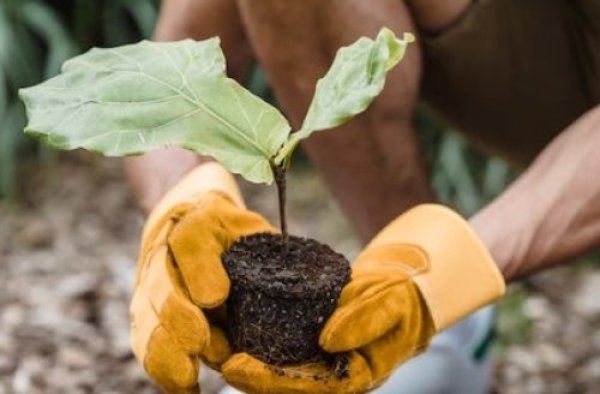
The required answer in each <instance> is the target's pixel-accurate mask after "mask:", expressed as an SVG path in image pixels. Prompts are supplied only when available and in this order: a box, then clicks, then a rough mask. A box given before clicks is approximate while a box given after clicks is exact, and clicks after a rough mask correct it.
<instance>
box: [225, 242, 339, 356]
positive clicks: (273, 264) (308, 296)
mask: <svg viewBox="0 0 600 394" xmlns="http://www.w3.org/2000/svg"><path fill="white" fill-rule="evenodd" d="M283 249H284V248H283V245H282V239H281V236H280V235H274V234H267V233H260V234H253V235H250V236H248V237H244V238H241V239H240V240H239V241H238V242H236V243H235V244H234V245H233V246H232V247H231V248H230V249H229V251H228V252H227V253H225V254H224V255H223V262H224V264H225V267H226V269H227V272H228V274H229V277H230V278H231V283H232V287H231V293H230V296H229V299H228V301H227V309H228V335H229V339H230V341H231V343H232V346H233V348H234V350H235V351H236V352H247V353H249V354H251V355H253V356H255V357H257V358H258V359H260V360H262V361H264V362H267V363H269V364H272V365H283V364H289V363H300V362H302V363H305V362H319V361H331V360H332V359H331V357H328V355H327V354H326V353H325V352H324V351H323V350H322V349H321V348H320V347H319V344H318V340H319V333H320V332H321V329H322V327H323V325H324V324H325V322H326V321H327V319H328V317H329V316H330V315H331V313H333V310H334V309H335V307H336V305H337V300H338V297H339V295H340V293H341V291H342V288H343V287H344V285H345V284H346V283H347V282H348V281H349V280H350V264H349V263H348V260H346V258H345V257H344V256H342V255H341V254H339V253H336V252H334V251H333V250H332V249H331V248H330V247H329V246H327V245H323V244H321V243H319V242H317V241H315V240H312V239H308V238H300V237H295V236H290V237H289V240H288V246H287V252H284V250H283ZM336 368H337V367H336Z"/></svg>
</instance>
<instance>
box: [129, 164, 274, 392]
mask: <svg viewBox="0 0 600 394" xmlns="http://www.w3.org/2000/svg"><path fill="white" fill-rule="evenodd" d="M264 231H268V232H274V231H275V229H274V228H273V227H272V226H271V225H270V224H269V223H268V222H267V221H266V220H265V219H263V218H262V217H261V216H259V215H257V214H256V213H253V212H250V211H248V210H246V209H245V208H244V204H243V201H242V198H241V196H240V193H239V191H238V189H237V186H236V184H235V181H234V179H233V177H232V176H231V175H230V174H229V173H228V172H227V171H226V170H225V169H224V168H223V167H221V166H220V165H219V164H217V163H208V164H203V165H201V166H199V167H198V168H196V169H195V170H193V171H192V172H190V173H189V174H188V175H187V176H186V177H185V178H184V179H183V180H182V181H180V182H179V183H178V184H177V185H176V186H175V187H174V188H173V189H172V190H171V191H170V192H169V193H168V194H167V195H166V196H165V197H164V198H163V199H162V200H161V201H160V202H159V204H158V205H157V206H156V207H155V209H154V210H153V211H152V213H151V214H150V216H149V218H148V220H147V222H146V225H145V228H144V233H143V236H142V246H141V252H140V258H139V262H138V272H137V279H136V287H135V292H134V295H133V300H132V302H131V307H130V314H131V320H132V323H131V342H132V348H133V352H134V354H135V356H136V358H137V359H138V360H139V362H140V363H141V364H142V365H143V367H144V369H145V370H146V371H147V373H148V374H149V375H150V376H151V377H152V379H154V381H155V382H156V383H157V384H158V385H160V386H161V387H162V389H163V390H164V391H166V392H167V393H173V394H176V393H197V392H198V387H197V380H198V372H199V359H200V358H202V359H203V360H205V362H206V363H208V364H209V365H211V366H214V367H215V368H218V367H219V366H220V365H221V364H222V363H223V362H224V361H225V360H227V359H228V358H229V356H230V355H231V348H230V346H229V344H228V342H227V339H226V336H225V334H224V332H223V331H222V329H221V328H219V327H218V326H217V325H215V324H213V322H214V321H213V320H211V319H208V318H207V316H208V315H210V314H213V315H218V314H219V312H220V309H222V308H219V307H220V306H221V305H222V304H223V303H224V301H225V300H226V298H227V296H228V294H229V287H230V282H229V278H228V276H227V274H226V271H225V269H224V267H223V266H222V264H221V254H222V253H223V251H225V250H227V249H228V248H229V247H230V246H231V244H232V243H234V242H235V241H236V240H237V239H239V238H240V237H242V236H244V235H249V234H252V233H257V232H264Z"/></svg>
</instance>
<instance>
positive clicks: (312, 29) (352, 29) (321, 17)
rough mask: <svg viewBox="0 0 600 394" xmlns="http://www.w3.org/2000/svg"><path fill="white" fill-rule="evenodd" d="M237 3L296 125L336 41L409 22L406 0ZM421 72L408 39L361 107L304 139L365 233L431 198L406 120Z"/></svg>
mask: <svg viewBox="0 0 600 394" xmlns="http://www.w3.org/2000/svg"><path fill="white" fill-rule="evenodd" d="M239 4H240V11H241V14H242V19H243V20H244V22H245V24H246V28H247V31H248V35H249V37H250V40H251V42H252V45H253V47H254V50H255V53H256V55H257V57H258V59H259V60H260V62H261V64H262V66H263V67H264V69H265V70H266V73H267V77H268V79H269V82H270V83H271V86H272V87H273V89H274V91H275V94H276V96H277V99H278V100H279V103H280V105H281V106H282V108H283V110H284V111H285V112H286V114H287V115H288V116H289V117H290V119H291V121H292V123H293V125H294V126H295V127H298V126H299V124H300V123H301V120H302V117H303V116H304V114H305V112H306V110H307V108H308V105H309V103H310V99H311V97H312V94H313V88H314V86H315V82H316V80H317V79H318V78H320V77H321V76H322V75H323V74H324V73H325V72H326V70H327V68H328V67H329V65H330V63H331V61H332V60H333V57H334V55H335V52H336V50H337V49H338V48H339V47H340V46H342V45H347V44H349V43H351V42H352V41H354V40H355V39H357V38H358V37H359V36H362V35H368V36H373V35H375V34H376V32H377V31H378V30H379V28H380V27H382V26H388V27H390V28H392V29H393V30H395V31H396V32H403V31H414V29H415V27H414V25H413V23H412V21H411V18H410V15H409V12H408V9H407V8H406V6H405V5H404V4H403V3H402V2H399V1H395V0H384V1H378V2H365V1H361V0H350V1H348V0H344V1H341V0H331V1H327V2H323V1H319V0H309V1H303V2H291V1H290V2H284V1H277V0H263V1H260V2H255V1H251V0H240V1H239ZM419 77H420V52H419V49H418V47H417V46H416V45H413V46H412V47H411V48H410V49H409V51H408V53H407V56H406V58H405V60H404V61H403V63H402V64H401V65H400V67H398V68H397V69H396V70H394V71H393V72H392V74H391V75H390V77H389V78H388V82H387V86H386V88H385V89H384V92H383V93H382V95H381V96H380V97H379V98H378V99H377V100H375V102H374V103H373V105H372V107H371V108H370V109H369V110H368V111H367V112H366V113H364V114H362V115H360V116H358V117H357V118H355V119H353V120H352V122H350V123H349V124H347V125H344V126H342V127H340V128H339V130H336V131H332V132H327V133H318V134H315V136H313V137H311V138H310V139H308V140H307V142H306V143H305V145H304V147H305V149H306V151H307V152H308V155H309V156H310V158H311V159H312V160H313V161H314V163H315V164H316V165H317V167H318V169H319V170H320V172H321V173H322V174H323V176H324V178H325V180H326V182H327V184H328V185H329V187H330V188H331V190H332V192H333V194H334V195H335V196H336V198H337V200H338V201H339V202H340V204H341V206H342V208H343V209H344V210H345V211H346V213H347V214H348V215H349V217H350V219H351V220H352V221H353V223H354V224H355V225H356V227H357V230H358V232H359V234H360V236H361V237H362V238H363V240H365V241H366V240H368V239H369V238H370V237H371V236H372V235H374V234H375V233H376V232H377V231H378V230H379V229H380V228H381V227H382V226H383V225H385V224H386V223H387V222H389V221H390V220H391V219H392V218H393V217H394V216H397V215H398V214H399V213H400V212H402V211H404V210H405V209H407V208H408V207H410V206H412V205H415V204H418V203H421V202H425V201H428V200H430V199H431V198H432V196H431V192H430V190H429V187H428V182H427V178H426V176H425V170H424V166H423V163H422V162H421V159H420V156H419V150H418V146H417V142H416V139H415V135H414V130H413V125H412V118H413V111H414V104H415V100H416V96H417V94H418V87H419Z"/></svg>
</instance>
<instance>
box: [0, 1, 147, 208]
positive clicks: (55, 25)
mask: <svg viewBox="0 0 600 394" xmlns="http://www.w3.org/2000/svg"><path fill="white" fill-rule="evenodd" d="M158 4H159V1H158V0H95V1H92V0H46V1H42V0H0V119H1V121H0V197H2V196H4V197H7V196H8V197H15V196H17V190H18V188H17V185H18V173H19V165H20V164H21V163H22V162H23V159H25V158H32V157H33V158H35V159H37V160H40V161H42V162H43V163H49V162H50V161H51V157H52V155H51V153H50V152H48V151H47V150H45V149H44V148H43V147H41V146H39V145H38V144H36V143H35V141H32V140H30V139H28V138H26V137H25V136H24V135H23V132H22V130H23V126H24V124H25V113H24V108H23V106H22V104H21V102H20V101H19V99H18V96H17V90H18V89H19V88H21V87H25V86H30V85H34V84H36V83H38V82H40V81H42V80H44V79H47V78H49V77H51V76H53V75H55V74H57V73H58V71H59V70H60V66H61V64H62V63H63V62H64V61H65V60H66V59H68V58H70V57H72V56H74V55H76V54H78V53H81V52H84V51H86V50H87V49H89V48H90V47H92V46H115V45H121V44H124V43H128V42H133V41H138V40H140V39H141V38H143V37H149V36H150V35H151V33H152V31H153V29H154V24H155V22H156V17H157V10H158Z"/></svg>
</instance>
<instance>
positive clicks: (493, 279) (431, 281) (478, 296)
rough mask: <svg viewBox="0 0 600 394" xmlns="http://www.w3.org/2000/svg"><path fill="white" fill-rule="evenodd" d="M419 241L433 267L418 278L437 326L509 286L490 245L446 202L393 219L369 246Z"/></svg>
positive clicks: (452, 320) (443, 325) (442, 326)
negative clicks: (490, 249) (487, 246)
mask: <svg viewBox="0 0 600 394" xmlns="http://www.w3.org/2000/svg"><path fill="white" fill-rule="evenodd" d="M398 240H401V241H402V242H403V243H404V242H406V243H411V244H414V245H416V246H418V247H420V248H421V249H422V250H423V251H424V252H425V253H426V255H427V260H428V261H429V267H428V269H426V270H425V272H423V273H421V274H418V275H415V276H414V281H415V283H416V284H417V286H418V287H419V290H420V291H421V294H422V296H423V299H424V300H425V302H426V304H427V306H428V308H429V312H430V314H431V317H432V319H433V322H434V324H435V328H436V331H438V332H439V331H442V330H443V329H445V328H447V327H449V326H450V325H452V324H454V323H456V322H457V321H459V320H461V319H462V318H464V317H465V316H467V315H468V314H470V313H472V312H473V311H475V310H477V309H479V308H480V307H482V306H484V305H487V304H489V303H491V302H493V301H495V300H497V299H498V298H500V297H501V296H502V295H503V294H504V292H505V290H506V286H505V283H504V279H503V278H502V275H501V273H500V271H499V269H498V267H497V265H496V263H495V262H494V260H493V259H492V256H491V255H490V253H489V252H488V250H487V248H486V247H485V245H484V244H483V242H482V241H481V240H480V239H479V237H478V236H477V235H476V234H475V232H474V231H473V230H472V229H471V227H470V226H469V224H468V223H467V222H466V221H465V220H464V219H463V218H462V217H460V216H459V215H458V214H457V213H455V212H454V211H452V210H451V209H449V208H446V207H444V206H442V205H435V204H424V205H419V206H417V207H415V208H413V209H411V210H409V211H408V212H406V213H405V214H403V215H401V216H400V217H398V218H397V219H396V220H394V221H393V222H392V223H390V224H389V225H388V226H387V227H386V228H385V229H384V230H383V231H382V232H381V233H380V235H378V236H377V237H375V239H373V241H371V243H370V244H369V247H371V246H376V245H381V244H387V243H392V242H398Z"/></svg>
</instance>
